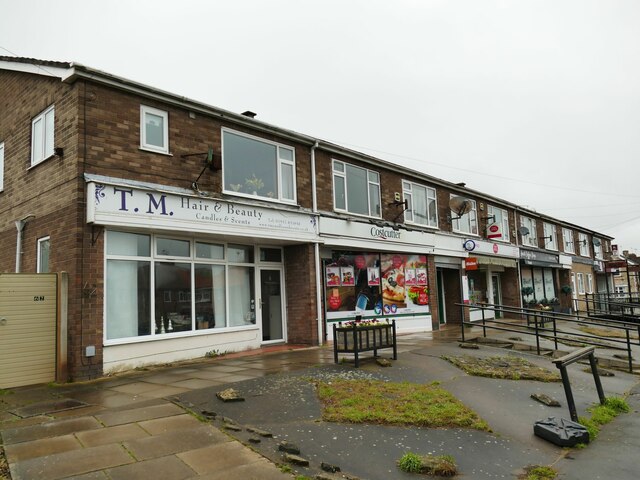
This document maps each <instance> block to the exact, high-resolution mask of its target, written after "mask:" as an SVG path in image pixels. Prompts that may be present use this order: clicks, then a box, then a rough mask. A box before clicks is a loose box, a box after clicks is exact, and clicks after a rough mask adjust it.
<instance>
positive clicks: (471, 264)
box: [464, 257, 478, 271]
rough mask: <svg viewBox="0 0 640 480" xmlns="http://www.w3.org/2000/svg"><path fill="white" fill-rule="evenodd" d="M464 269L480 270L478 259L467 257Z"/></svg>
mask: <svg viewBox="0 0 640 480" xmlns="http://www.w3.org/2000/svg"><path fill="white" fill-rule="evenodd" d="M464 269H465V270H467V271H469V270H478V259H477V258H474V257H467V258H465V259H464Z"/></svg>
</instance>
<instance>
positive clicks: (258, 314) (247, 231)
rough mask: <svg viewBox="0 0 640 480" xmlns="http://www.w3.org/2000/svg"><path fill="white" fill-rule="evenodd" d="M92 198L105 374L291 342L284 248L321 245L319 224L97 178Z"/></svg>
mask: <svg viewBox="0 0 640 480" xmlns="http://www.w3.org/2000/svg"><path fill="white" fill-rule="evenodd" d="M87 192H88V200H89V201H88V202H87V204H88V207H87V220H88V223H89V224H92V225H101V226H104V228H105V250H104V253H105V255H104V261H105V268H104V272H105V276H104V282H105V299H104V300H105V301H104V352H103V358H104V371H105V373H108V372H110V371H114V370H118V369H124V368H132V367H135V366H139V365H144V364H146V363H158V362H170V361H177V360H181V359H188V358H196V357H199V356H203V355H205V354H206V353H208V352H211V351H218V352H229V351H239V350H245V349H250V348H258V347H260V346H261V345H263V344H265V343H269V342H271V341H286V331H287V330H286V322H287V319H286V311H287V303H286V291H285V288H284V286H285V279H284V270H285V267H284V248H285V246H286V245H291V244H304V243H313V242H315V241H317V238H318V233H317V220H316V217H315V216H314V215H312V214H310V213H301V212H300V211H292V209H291V208H289V207H284V208H282V207H281V206H280V205H276V206H274V207H273V208H269V207H268V206H264V205H254V204H251V202H242V203H240V202H229V201H223V200H219V199H214V198H203V197H201V196H198V195H195V194H194V193H193V192H192V191H189V190H185V189H179V188H171V187H167V186H159V185H155V184H141V183H139V182H135V181H127V180H124V179H112V178H100V177H90V176H88V177H87ZM264 309H266V314H265V315H263V311H262V310H264ZM270 318H271V319H273V318H278V321H277V323H278V324H276V322H272V324H269V319H270Z"/></svg>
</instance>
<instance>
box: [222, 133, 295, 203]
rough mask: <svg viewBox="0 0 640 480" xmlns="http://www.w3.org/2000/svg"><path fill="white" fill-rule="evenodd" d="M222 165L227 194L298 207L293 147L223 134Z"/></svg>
mask: <svg viewBox="0 0 640 480" xmlns="http://www.w3.org/2000/svg"><path fill="white" fill-rule="evenodd" d="M222 162H223V166H222V168H223V175H224V190H225V192H226V193H231V194H234V195H242V196H249V197H257V198H260V199H263V200H278V201H281V202H287V203H295V201H296V164H295V150H294V149H293V147H289V146H286V145H281V144H279V143H275V142H270V141H267V140H263V139H261V138H257V137H252V136H249V135H245V134H240V133H238V132H232V131H229V130H223V131H222Z"/></svg>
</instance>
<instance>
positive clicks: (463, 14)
mask: <svg viewBox="0 0 640 480" xmlns="http://www.w3.org/2000/svg"><path fill="white" fill-rule="evenodd" d="M639 26H640V2H639V1H638V0H627V1H617V0H600V1H592V0H511V1H508V0H466V1H465V0H460V1H455V0H449V1H444V0H442V1H441V0H422V1H419V0H395V1H393V2H392V1H378V0H361V1H350V0H341V1H338V0H322V1H305V0H273V1H270V0H233V1H229V0H224V1H216V0H211V1H194V0H181V1H175V0H174V1H165V0H135V1H134V0H129V1H114V0H112V1H107V0H102V1H95V0H56V1H45V0H0V55H12V54H15V55H18V56H25V57H35V58H41V59H47V60H61V61H76V62H80V63H83V64H85V65H87V66H90V67H93V68H98V69H101V70H105V71H107V72H109V73H113V74H116V75H120V76H123V77H126V78H129V79H132V80H136V81H139V82H142V83H145V84H148V85H151V86H154V87H157V88H161V89H164V90H168V91H171V92H173V93H176V94H180V95H184V96H186V97H189V98H192V99H194V100H198V101H202V102H205V103H208V104H211V105H215V106H218V107H222V108H225V109H228V110H232V111H235V112H242V111H244V110H252V111H254V112H257V113H258V118H259V119H260V120H263V121H266V122H269V123H272V124H275V125H278V126H280V127H284V128H288V129H292V130H295V131H298V132H301V133H306V134H309V135H313V136H317V137H320V138H323V139H325V140H329V141H333V142H336V143H340V144H343V145H345V146H347V147H349V148H353V149H355V150H359V151H362V152H364V153H368V154H372V155H375V156H378V157H381V158H384V159H387V160H390V161H393V162H396V163H401V164H403V165H406V166H408V167H411V168H414V169H416V170H420V171H424V172H426V173H428V174H431V175H434V176H437V177H440V178H444V179H446V180H450V181H454V182H466V184H467V186H468V187H470V188H473V189H476V190H480V191H484V192H487V193H490V194H492V195H495V196H498V197H501V198H504V199H506V200H509V201H512V202H514V203H518V204H520V205H524V206H527V207H529V208H533V209H535V210H537V211H539V212H541V213H546V214H549V215H553V216H555V217H557V218H560V219H564V220H567V221H569V222H573V223H576V224H579V225H584V226H586V227H588V228H592V229H594V230H597V231H600V232H602V233H606V234H609V235H612V236H615V237H616V241H615V242H614V243H618V245H619V246H620V249H629V250H632V251H636V253H640V188H638V185H639V183H638V182H639V178H640V175H639V174H640V164H639V159H640V27H639ZM0 88H1V86H0Z"/></svg>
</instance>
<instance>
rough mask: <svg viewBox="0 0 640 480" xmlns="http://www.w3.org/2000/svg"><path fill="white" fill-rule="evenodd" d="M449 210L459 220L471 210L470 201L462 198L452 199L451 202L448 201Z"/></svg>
mask: <svg viewBox="0 0 640 480" xmlns="http://www.w3.org/2000/svg"><path fill="white" fill-rule="evenodd" d="M449 208H450V209H451V211H452V212H454V213H455V214H456V215H458V218H460V217H462V216H463V215H464V214H465V213H467V212H468V211H469V210H471V201H470V200H468V199H466V198H464V197H452V198H451V200H449ZM453 220H455V219H453Z"/></svg>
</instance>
